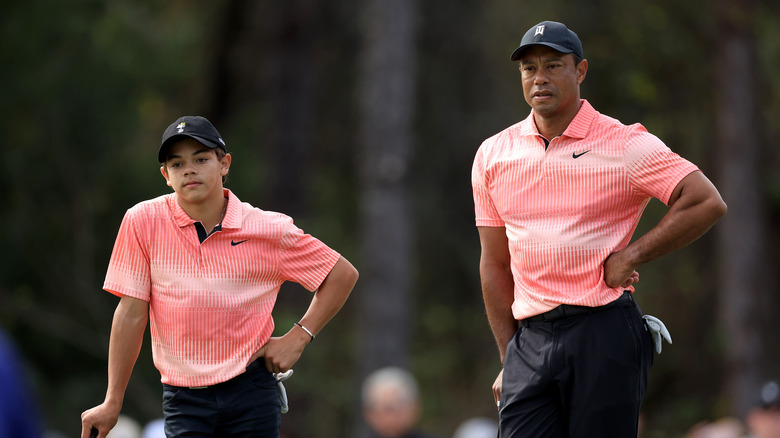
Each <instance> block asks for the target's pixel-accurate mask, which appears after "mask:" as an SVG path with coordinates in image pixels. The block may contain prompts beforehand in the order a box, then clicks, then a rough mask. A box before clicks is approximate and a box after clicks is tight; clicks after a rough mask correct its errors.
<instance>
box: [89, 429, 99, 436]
mask: <svg viewBox="0 0 780 438" xmlns="http://www.w3.org/2000/svg"><path fill="white" fill-rule="evenodd" d="M97 436H98V430H97V429H95V428H94V427H93V428H92V429H90V430H89V438H97Z"/></svg>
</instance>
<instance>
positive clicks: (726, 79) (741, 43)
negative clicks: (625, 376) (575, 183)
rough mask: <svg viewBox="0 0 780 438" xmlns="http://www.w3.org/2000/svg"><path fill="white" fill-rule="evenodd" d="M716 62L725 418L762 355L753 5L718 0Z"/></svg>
mask: <svg viewBox="0 0 780 438" xmlns="http://www.w3.org/2000/svg"><path fill="white" fill-rule="evenodd" d="M720 6H721V8H720V14H721V15H720V29H719V30H720V32H719V36H718V42H717V49H716V50H717V51H716V54H715V59H717V60H718V61H717V62H716V64H715V70H716V75H717V78H716V89H715V94H716V95H717V96H718V99H717V108H716V111H717V115H716V117H717V128H716V129H717V137H718V145H717V146H718V161H719V172H720V175H719V176H720V178H719V185H720V190H721V193H722V195H723V198H724V200H725V201H726V203H727V204H728V206H729V212H728V214H727V215H726V217H725V218H724V219H723V221H722V222H721V224H719V226H718V231H719V233H718V239H719V247H720V250H719V253H720V269H719V272H720V279H719V280H720V282H719V283H720V319H721V321H720V322H721V325H722V327H723V329H724V331H725V340H726V346H725V349H726V351H725V354H724V360H725V368H724V371H725V382H726V391H727V394H728V399H729V400H731V403H732V413H733V414H734V415H736V416H738V417H742V418H744V414H745V413H746V412H747V410H748V409H749V408H750V406H751V404H752V403H753V402H755V401H756V396H757V394H758V393H759V387H760V384H761V376H762V367H763V363H764V361H763V356H762V353H763V352H765V351H767V350H768V349H771V348H774V347H772V346H769V345H768V344H767V342H773V341H771V340H767V339H766V337H764V336H762V330H761V329H762V322H763V321H764V320H765V318H766V316H765V309H766V306H765V305H764V303H766V302H767V300H768V299H769V296H768V294H769V293H770V288H768V287H766V283H765V281H766V277H767V275H766V274H767V273H768V272H771V271H770V270H769V269H767V268H768V267H767V266H766V262H765V260H766V256H765V255H766V248H765V246H764V241H765V240H766V236H767V231H768V229H767V225H766V223H765V220H764V218H765V217H766V214H765V206H764V204H763V199H764V196H763V190H762V183H761V181H760V177H761V174H762V173H761V171H760V170H761V166H760V155H761V154H760V146H761V144H762V142H761V139H760V135H759V133H760V132H761V131H760V127H759V117H758V110H757V102H756V77H755V66H756V64H757V57H756V48H755V41H754V37H753V35H752V25H751V21H750V18H749V17H751V16H752V14H753V13H754V11H755V8H754V1H753V0H740V1H732V0H724V1H722V2H721V5H720Z"/></svg>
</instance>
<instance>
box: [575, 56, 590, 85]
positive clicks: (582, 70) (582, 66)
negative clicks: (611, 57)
mask: <svg viewBox="0 0 780 438" xmlns="http://www.w3.org/2000/svg"><path fill="white" fill-rule="evenodd" d="M576 69H577V85H580V84H581V83H582V81H584V80H585V75H586V74H587V73H588V60H587V59H583V60H582V61H580V63H579V64H577V67H576Z"/></svg>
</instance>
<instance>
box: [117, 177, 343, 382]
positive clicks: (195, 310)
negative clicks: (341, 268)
mask: <svg viewBox="0 0 780 438" xmlns="http://www.w3.org/2000/svg"><path fill="white" fill-rule="evenodd" d="M225 197H227V198H228V205H227V210H226V212H225V217H224V219H223V220H222V231H217V232H215V233H213V234H211V235H210V236H209V237H208V238H207V239H206V240H205V241H204V242H203V243H202V244H201V243H200V241H199V239H198V233H197V230H196V229H195V225H194V223H195V221H194V220H193V219H191V218H190V217H189V216H188V215H187V213H185V212H184V210H183V209H182V208H181V207H180V206H179V203H178V202H177V201H176V195H175V194H174V193H171V194H169V195H165V196H160V197H158V198H155V199H152V200H149V201H145V202H142V203H140V204H138V205H136V206H134V207H133V208H131V209H129V210H128V211H127V213H126V214H125V217H124V219H123V221H122V225H121V226H120V229H119V234H118V235H117V239H116V243H115V245H114V250H113V253H112V254H111V260H110V262H109V266H108V272H107V274H106V280H105V283H104V285H103V288H104V289H105V290H106V291H108V292H111V293H113V294H115V295H118V296H123V295H127V296H130V297H134V298H138V299H141V300H145V301H148V302H149V309H150V311H149V315H150V327H151V338H152V356H153V358H154V364H155V366H156V367H157V369H158V370H159V371H160V375H161V377H162V379H161V380H162V382H163V383H168V384H171V385H176V386H207V385H213V384H216V383H220V382H224V381H226V380H229V379H231V378H233V377H235V376H237V375H239V374H241V373H242V372H244V371H245V369H246V365H247V362H248V361H249V358H250V356H252V354H254V353H255V352H256V351H258V350H259V349H260V347H262V346H263V345H264V344H265V343H266V342H267V341H268V339H269V338H270V337H271V334H272V332H273V329H274V322H273V318H272V317H271V311H272V310H273V308H274V303H275V302H276V296H277V294H278V293H279V288H280V286H281V285H282V283H284V282H285V281H294V282H297V283H300V284H301V285H303V286H304V287H305V288H306V289H308V290H310V291H315V290H316V289H317V288H318V287H319V286H320V284H321V283H322V281H323V280H324V279H325V277H326V276H327V275H328V273H329V272H330V270H331V269H332V268H333V266H334V265H335V264H336V261H338V259H339V257H340V255H339V254H338V253H337V252H336V251H334V250H332V249H330V248H328V247H327V246H326V245H325V244H323V243H322V242H320V241H319V240H317V239H315V238H314V237H312V236H310V235H308V234H304V232H303V231H301V230H300V229H299V228H298V227H296V226H295V225H294V224H293V221H292V219H291V218H290V217H288V216H285V215H283V214H280V213H273V212H267V211H263V210H260V209H258V208H255V207H253V206H251V205H249V204H247V203H242V202H241V201H240V200H239V199H238V198H237V197H236V196H235V195H234V194H233V193H232V192H231V191H230V190H227V189H225Z"/></svg>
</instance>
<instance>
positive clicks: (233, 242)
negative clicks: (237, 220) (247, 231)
mask: <svg viewBox="0 0 780 438" xmlns="http://www.w3.org/2000/svg"><path fill="white" fill-rule="evenodd" d="M247 240H249V239H244V240H239V241H238V242H236V241H235V240H231V241H230V245H231V246H236V245H240V244H242V243H244V242H246V241H247Z"/></svg>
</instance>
